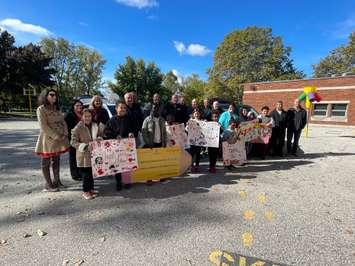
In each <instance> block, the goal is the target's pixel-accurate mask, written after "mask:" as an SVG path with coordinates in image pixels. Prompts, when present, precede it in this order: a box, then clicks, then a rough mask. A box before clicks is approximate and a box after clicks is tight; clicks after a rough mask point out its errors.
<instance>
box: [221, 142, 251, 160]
mask: <svg viewBox="0 0 355 266" xmlns="http://www.w3.org/2000/svg"><path fill="white" fill-rule="evenodd" d="M222 149H223V164H224V165H231V164H237V165H242V164H244V163H246V161H247V154H246V151H245V142H244V141H237V142H236V143H233V144H230V143H228V142H227V141H223V142H222Z"/></svg>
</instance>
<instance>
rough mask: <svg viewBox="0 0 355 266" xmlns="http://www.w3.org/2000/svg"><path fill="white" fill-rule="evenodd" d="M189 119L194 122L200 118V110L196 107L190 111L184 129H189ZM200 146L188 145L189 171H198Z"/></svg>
mask: <svg viewBox="0 0 355 266" xmlns="http://www.w3.org/2000/svg"><path fill="white" fill-rule="evenodd" d="M191 120H195V121H196V122H197V121H199V120H201V112H200V110H198V109H195V110H193V111H192V117H191V118H190V120H189V121H188V122H187V125H186V131H189V124H190V123H191ZM201 148H202V147H201V146H196V145H190V154H191V157H192V164H191V172H192V173H198V172H199V171H200V169H199V167H200V159H201Z"/></svg>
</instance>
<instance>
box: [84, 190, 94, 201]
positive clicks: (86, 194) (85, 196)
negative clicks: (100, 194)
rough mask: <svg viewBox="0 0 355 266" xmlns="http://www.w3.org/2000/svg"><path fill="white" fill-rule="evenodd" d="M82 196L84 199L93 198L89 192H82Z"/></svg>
mask: <svg viewBox="0 0 355 266" xmlns="http://www.w3.org/2000/svg"><path fill="white" fill-rule="evenodd" d="M82 196H83V198H84V199H86V200H91V199H93V198H94V197H93V196H92V195H91V193H90V192H84V193H83V195H82Z"/></svg>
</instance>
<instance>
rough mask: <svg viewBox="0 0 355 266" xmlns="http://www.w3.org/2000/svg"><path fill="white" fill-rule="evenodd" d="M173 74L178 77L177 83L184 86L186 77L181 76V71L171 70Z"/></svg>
mask: <svg viewBox="0 0 355 266" xmlns="http://www.w3.org/2000/svg"><path fill="white" fill-rule="evenodd" d="M171 71H172V72H173V74H174V75H175V76H176V77H177V82H178V83H179V84H180V85H182V82H183V81H184V78H185V76H184V75H183V74H181V73H180V72H179V71H177V70H176V69H173V70H171Z"/></svg>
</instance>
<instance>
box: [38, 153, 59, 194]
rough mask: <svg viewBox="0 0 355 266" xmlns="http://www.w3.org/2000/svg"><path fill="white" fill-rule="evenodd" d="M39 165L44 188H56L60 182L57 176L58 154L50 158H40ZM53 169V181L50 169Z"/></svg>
mask: <svg viewBox="0 0 355 266" xmlns="http://www.w3.org/2000/svg"><path fill="white" fill-rule="evenodd" d="M41 167H42V173H43V177H44V179H45V181H46V185H45V187H46V188H57V187H59V185H60V184H61V182H60V178H59V167H60V156H59V155H58V156H54V157H50V158H42V160H41ZM50 168H52V171H53V181H52V179H51V171H50Z"/></svg>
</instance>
